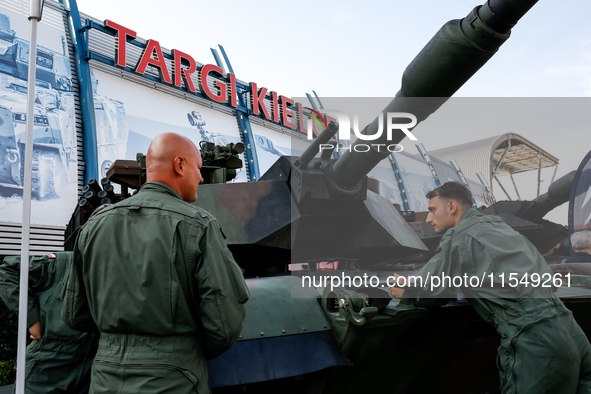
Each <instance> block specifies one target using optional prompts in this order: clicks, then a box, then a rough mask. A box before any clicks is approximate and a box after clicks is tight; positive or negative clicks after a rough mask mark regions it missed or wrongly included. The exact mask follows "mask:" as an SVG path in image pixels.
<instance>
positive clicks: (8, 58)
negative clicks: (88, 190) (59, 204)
mask: <svg viewBox="0 0 591 394" xmlns="http://www.w3.org/2000/svg"><path fill="white" fill-rule="evenodd" d="M63 40H64V38H63V37H62V45H63V48H64V50H63V51H64V52H63V53H57V52H55V51H52V50H50V49H47V48H43V47H39V48H38V51H37V61H36V62H37V71H36V73H37V82H36V85H37V86H36V89H35V96H36V98H35V113H34V122H33V165H32V169H33V174H32V182H31V183H32V185H31V186H32V196H33V197H34V198H36V199H39V200H44V199H47V198H56V197H59V196H60V193H61V192H62V190H63V188H62V185H65V184H67V183H71V182H74V181H75V180H76V132H75V129H74V128H75V123H76V122H75V112H74V89H73V87H72V76H71V72H70V63H69V59H68V57H67V56H66V55H65V41H63ZM0 48H2V50H0V95H2V102H1V104H0V119H2V122H1V123H0V146H1V147H2V149H0V192H2V193H3V194H5V195H11V194H14V193H17V194H20V193H22V189H23V182H24V178H23V171H24V152H25V150H24V149H25V144H24V141H25V132H26V117H27V114H26V103H27V90H28V88H27V73H28V62H29V59H28V57H29V43H28V41H25V40H22V39H20V38H18V37H16V36H15V32H14V31H13V30H10V19H9V18H8V17H7V16H6V15H4V14H0Z"/></svg>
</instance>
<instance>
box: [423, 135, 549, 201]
mask: <svg viewBox="0 0 591 394" xmlns="http://www.w3.org/2000/svg"><path fill="white" fill-rule="evenodd" d="M429 153H430V154H431V156H434V157H437V158H438V159H440V160H443V161H445V162H448V161H450V160H456V161H457V163H458V164H459V165H460V167H461V168H462V170H463V171H464V173H465V174H466V175H467V176H468V177H469V178H473V179H477V176H478V175H477V174H479V173H480V174H481V175H482V176H483V177H484V179H485V180H486V181H487V182H488V184H489V185H490V186H491V188H492V185H493V182H492V180H493V179H495V180H496V181H497V182H498V184H499V186H501V189H503V191H504V192H505V194H507V191H506V190H505V188H504V187H503V185H502V184H501V183H500V181H499V179H498V176H501V175H509V177H510V178H511V181H512V182H513V186H514V187H515V191H516V192H517V196H518V198H520V197H519V191H518V190H517V186H515V181H514V180H513V174H519V173H522V172H527V171H533V170H537V171H538V195H539V194H540V172H541V169H542V168H548V167H555V169H554V175H555V174H556V168H557V167H558V158H556V157H555V156H553V155H551V154H550V153H548V152H546V151H545V150H544V149H542V148H540V147H539V146H537V145H536V144H534V143H533V142H531V141H529V140H528V139H526V138H525V137H522V136H520V135H519V134H515V133H506V134H501V135H499V136H495V137H489V138H485V139H482V140H478V141H473V142H468V143H465V144H460V145H455V146H451V147H448V148H442V149H437V150H432V151H430V152H429ZM552 181H554V176H552ZM507 197H508V198H509V199H511V198H510V197H509V195H508V194H507Z"/></svg>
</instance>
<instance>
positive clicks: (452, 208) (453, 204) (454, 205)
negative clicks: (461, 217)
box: [447, 200, 458, 215]
mask: <svg viewBox="0 0 591 394" xmlns="http://www.w3.org/2000/svg"><path fill="white" fill-rule="evenodd" d="M447 210H448V212H449V214H450V215H453V214H454V213H456V212H457V210H458V202H457V201H456V200H449V202H448V203H447Z"/></svg>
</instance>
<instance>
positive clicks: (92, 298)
mask: <svg viewBox="0 0 591 394" xmlns="http://www.w3.org/2000/svg"><path fill="white" fill-rule="evenodd" d="M201 164H202V162H201V155H200V154H199V150H198V149H197V147H196V146H195V144H194V143H193V142H192V141H191V140H189V139H187V138H185V137H182V136H180V135H177V134H172V133H166V134H160V135H158V136H157V137H156V138H154V140H153V141H152V143H151V144H150V148H149V150H148V154H147V158H146V178H147V182H146V184H144V185H143V186H142V188H141V189H140V191H139V193H137V194H136V195H134V196H133V197H130V198H128V199H126V200H124V201H121V202H119V203H117V204H115V205H113V206H111V207H108V208H105V209H103V210H102V211H100V212H98V213H96V214H94V215H93V216H92V217H91V218H90V219H89V220H88V222H87V223H86V224H85V225H84V227H83V228H82V230H81V231H80V235H79V236H78V240H77V243H76V246H75V250H74V264H73V266H72V270H71V271H70V275H69V278H68V282H67V288H66V291H65V299H64V308H63V313H62V316H63V318H64V321H65V322H66V323H67V324H68V325H69V326H70V327H72V328H74V329H78V330H82V331H92V330H98V331H100V341H99V348H98V351H97V355H96V358H95V361H94V365H93V369H92V377H91V386H90V393H129V394H136V393H141V394H149V393H170V394H173V393H174V394H183V393H195V392H198V393H207V392H209V385H208V380H207V370H206V364H205V360H206V359H207V358H213V357H216V356H218V355H220V354H222V353H223V352H224V351H226V350H227V349H229V348H230V347H231V346H232V345H233V344H234V343H235V342H236V340H237V339H238V335H239V334H240V331H241V328H242V321H243V319H244V316H245V308H244V305H243V304H244V303H245V302H246V301H247V300H248V297H249V293H248V289H247V288H246V284H245V282H244V278H243V277H242V272H241V270H240V268H239V267H238V265H237V264H236V262H235V261H234V259H233V258H232V254H231V253H230V251H229V250H228V248H227V246H226V241H225V237H224V235H223V232H222V231H221V229H220V226H219V224H218V222H217V221H216V219H215V218H214V217H213V216H211V215H210V214H209V213H207V212H206V211H204V210H203V209H201V208H198V207H196V206H195V205H192V204H190V203H191V202H193V201H195V200H196V199H197V186H198V185H199V183H201V182H202V180H203V179H202V178H201V174H200V171H199V169H200V168H201Z"/></svg>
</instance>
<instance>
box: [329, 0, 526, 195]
mask: <svg viewBox="0 0 591 394" xmlns="http://www.w3.org/2000/svg"><path fill="white" fill-rule="evenodd" d="M536 3H537V0H489V1H487V2H486V3H485V4H483V5H482V6H479V7H476V8H474V9H473V10H472V11H471V12H470V14H468V16H467V17H465V18H464V19H462V20H452V21H449V22H448V23H446V24H445V25H444V26H443V27H442V28H441V29H440V30H439V31H438V32H437V34H435V36H434V37H433V38H432V39H431V40H430V41H429V42H428V43H427V45H426V46H425V47H424V48H423V49H422V50H421V52H420V53H419V54H418V55H417V56H416V57H415V58H414V60H413V61H412V62H411V63H410V64H409V65H408V67H407V68H406V70H405V71H404V74H403V76H402V85H401V89H400V91H399V92H398V93H397V94H396V96H395V98H394V99H393V100H392V101H391V102H390V104H388V106H387V107H386V108H385V109H384V111H383V113H382V114H380V115H379V116H382V117H384V116H386V114H387V113H388V112H407V113H411V114H413V115H415V116H416V118H417V124H418V123H419V122H421V121H423V120H425V119H426V118H427V117H428V116H429V115H431V114H432V113H433V112H435V111H436V110H437V109H438V108H439V107H440V106H441V105H443V104H444V103H445V102H446V101H447V99H448V98H449V97H451V96H452V95H453V94H454V93H455V92H456V91H457V90H458V89H459V88H460V87H461V86H462V85H463V84H464V83H465V82H466V81H467V80H468V79H470V78H471V77H472V75H473V74H474V73H476V71H478V70H479V69H480V68H481V67H482V66H483V65H484V64H485V63H486V62H487V61H488V60H489V59H490V58H491V57H492V56H493V55H494V54H495V53H496V52H497V50H498V48H499V47H500V46H501V45H502V44H503V43H504V42H505V41H506V40H507V39H508V38H509V36H510V31H511V28H512V27H513V26H515V24H516V23H517V21H519V19H521V17H522V16H523V15H525V13H526V12H527V11H528V10H529V9H530V8H531V7H533V6H534V5H535V4H536ZM382 124H387V123H386V121H384V122H383V123H382ZM378 127H379V119H378V118H376V119H375V120H374V121H373V122H372V123H371V124H370V125H369V126H368V127H367V129H366V132H365V134H368V135H374V134H376V133H377V132H378ZM405 136H406V134H404V132H403V131H402V130H393V133H392V139H390V140H388V139H387V133H382V135H381V136H380V137H379V138H378V139H376V140H373V144H376V145H378V144H398V143H399V142H400V141H401V140H402V139H403V138H404V137H405ZM358 143H363V141H359V140H357V141H355V142H354V143H353V145H356V144H358ZM353 148H354V147H353ZM388 154H389V152H387V151H383V150H382V151H379V150H378V149H377V148H375V147H373V146H372V148H371V149H370V150H369V152H365V151H363V152H356V151H355V149H351V151H347V152H345V154H344V155H343V156H342V157H341V158H340V159H339V160H338V161H337V162H336V163H335V164H334V165H333V166H332V169H331V172H332V179H333V180H334V182H335V184H336V186H337V188H340V189H349V188H354V187H355V185H357V184H358V183H359V182H360V181H361V180H362V179H363V177H365V176H366V175H367V174H368V173H369V172H370V171H371V170H372V169H373V168H374V167H375V166H376V165H377V164H378V163H379V162H380V161H382V160H383V159H385V158H386V157H387V156H388Z"/></svg>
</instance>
